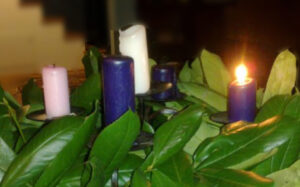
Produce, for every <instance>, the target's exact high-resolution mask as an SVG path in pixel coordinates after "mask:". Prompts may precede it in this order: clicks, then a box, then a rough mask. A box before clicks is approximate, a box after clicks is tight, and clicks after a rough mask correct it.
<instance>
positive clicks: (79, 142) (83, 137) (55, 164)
mask: <svg viewBox="0 0 300 187" xmlns="http://www.w3.org/2000/svg"><path fill="white" fill-rule="evenodd" d="M95 107H96V109H95V111H94V112H93V113H92V114H91V115H90V116H88V117H86V118H85V119H84V121H83V123H82V124H81V125H80V126H78V127H77V131H76V132H75V134H74V135H73V137H72V138H71V139H69V141H68V144H66V145H65V147H64V148H63V150H61V151H60V152H59V153H58V154H57V155H56V157H55V159H53V160H52V161H51V164H49V165H48V166H47V168H45V169H44V171H43V173H42V174H41V175H40V177H39V179H38V180H37V182H36V184H35V187H39V186H41V187H42V186H45V185H50V184H51V185H53V186H54V185H55V184H56V183H57V182H58V181H59V179H60V178H61V177H62V176H63V174H64V173H65V172H66V171H67V170H68V169H69V168H70V167H71V166H72V165H73V164H74V162H75V161H76V159H77V158H78V157H79V155H80V154H81V153H82V150H83V149H84V147H85V146H86V145H87V143H88V141H89V140H90V136H91V135H92V134H93V132H94V130H95V129H96V123H97V120H98V117H99V115H100V114H99V107H98V102H97V103H96V106H95Z"/></svg>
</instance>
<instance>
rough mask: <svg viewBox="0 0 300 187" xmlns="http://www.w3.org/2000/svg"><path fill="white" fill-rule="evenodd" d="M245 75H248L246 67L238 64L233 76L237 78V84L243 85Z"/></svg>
mask: <svg viewBox="0 0 300 187" xmlns="http://www.w3.org/2000/svg"><path fill="white" fill-rule="evenodd" d="M247 75H248V72H247V67H246V66H245V65H244V64H240V65H239V66H238V67H237V68H236V70H235V76H236V78H237V82H238V83H239V84H243V83H245V82H246V78H247Z"/></svg>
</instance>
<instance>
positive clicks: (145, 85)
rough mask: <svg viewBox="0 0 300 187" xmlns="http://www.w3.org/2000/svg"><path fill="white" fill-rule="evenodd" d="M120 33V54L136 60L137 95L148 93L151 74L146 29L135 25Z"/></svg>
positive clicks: (135, 79) (135, 80) (135, 84)
mask: <svg viewBox="0 0 300 187" xmlns="http://www.w3.org/2000/svg"><path fill="white" fill-rule="evenodd" d="M119 33H120V37H119V40H120V46H119V49H120V52H121V54H122V55H126V56H130V57H132V58H133V60H134V82H135V83H134V86H135V93H136V94H143V93H146V92H147V91H148V90H149V89H150V72H149V62H148V48H147V38H146V29H145V27H144V26H143V25H134V26H131V27H130V28H128V29H126V30H125V31H121V30H120V31H119Z"/></svg>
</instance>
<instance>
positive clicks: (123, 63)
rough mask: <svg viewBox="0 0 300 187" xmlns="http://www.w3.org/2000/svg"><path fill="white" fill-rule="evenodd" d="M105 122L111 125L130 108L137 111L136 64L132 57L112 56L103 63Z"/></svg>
mask: <svg viewBox="0 0 300 187" xmlns="http://www.w3.org/2000/svg"><path fill="white" fill-rule="evenodd" d="M102 76H103V77H102V81H103V100H104V118H105V124H106V125H109V124H111V123H112V122H114V121H115V120H117V119H118V118H119V117H121V116H122V115H123V114H124V113H125V112H126V111H128V110H129V109H131V110H133V111H135V96H134V65H133V59H132V58H130V57H121V56H111V57H106V58H104V59H103V64H102Z"/></svg>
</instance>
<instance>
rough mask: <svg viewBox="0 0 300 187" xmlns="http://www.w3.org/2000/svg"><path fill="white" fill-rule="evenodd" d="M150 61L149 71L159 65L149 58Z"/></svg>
mask: <svg viewBox="0 0 300 187" xmlns="http://www.w3.org/2000/svg"><path fill="white" fill-rule="evenodd" d="M148 61H149V70H150V71H151V70H152V67H153V66H155V65H156V64H157V62H156V61H155V60H154V59H152V58H149V60H148Z"/></svg>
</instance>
